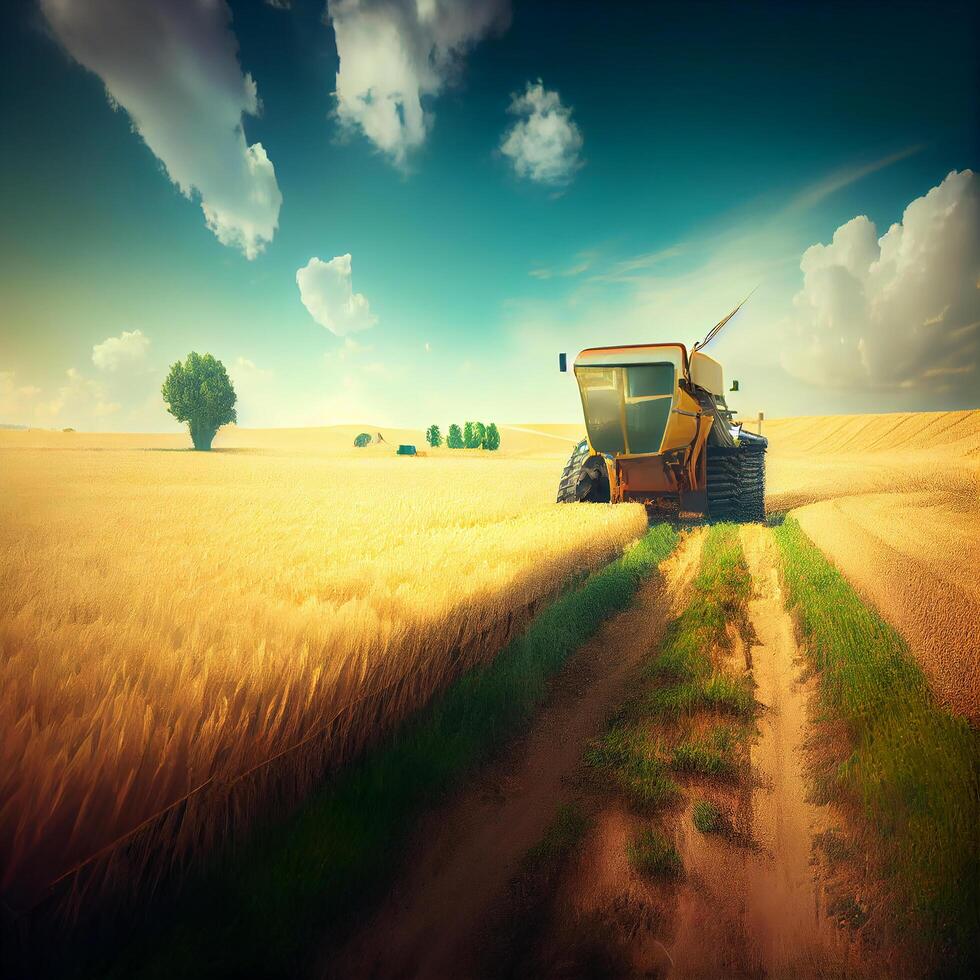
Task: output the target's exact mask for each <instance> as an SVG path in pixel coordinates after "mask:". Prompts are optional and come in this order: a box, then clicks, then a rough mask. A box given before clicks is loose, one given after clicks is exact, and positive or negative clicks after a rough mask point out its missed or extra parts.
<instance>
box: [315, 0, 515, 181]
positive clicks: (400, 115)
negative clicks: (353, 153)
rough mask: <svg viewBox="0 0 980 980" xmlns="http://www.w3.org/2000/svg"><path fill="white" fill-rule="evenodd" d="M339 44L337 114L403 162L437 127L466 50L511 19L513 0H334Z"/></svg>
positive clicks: (329, 6) (333, 18) (330, 12)
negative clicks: (437, 105) (436, 108)
mask: <svg viewBox="0 0 980 980" xmlns="http://www.w3.org/2000/svg"><path fill="white" fill-rule="evenodd" d="M327 10H328V15H329V17H330V20H331V21H332V23H333V28H334V34H335V36H336V39H337V54H338V57H339V59H340V65H339V68H338V70H337V89H336V97H337V115H338V117H339V119H340V121H341V123H342V124H344V125H346V126H348V127H351V128H357V129H360V130H362V131H363V133H364V135H365V136H367V138H368V139H369V140H371V142H372V143H374V145H375V146H376V147H377V148H378V149H379V150H381V151H382V152H383V153H386V154H387V155H388V156H389V157H391V159H392V160H394V162H395V163H397V164H399V165H400V164H403V163H404V162H405V158H406V155H407V154H408V153H409V151H411V150H412V149H414V148H415V147H418V146H420V145H421V144H422V143H423V142H424V141H425V137H426V133H427V132H428V130H429V127H430V126H431V124H432V117H431V114H430V113H428V112H427V111H426V109H425V107H424V106H423V104H422V100H423V97H425V96H429V97H431V96H435V95H438V94H439V92H440V91H441V90H442V88H443V87H444V86H445V85H446V83H447V81H448V80H450V78H451V76H452V75H453V73H454V71H456V70H457V69H458V66H459V63H460V61H461V59H462V56H463V55H464V53H465V52H466V50H467V48H469V47H470V46H472V45H473V44H475V43H476V42H477V41H479V40H480V39H481V38H483V37H484V36H486V35H487V34H489V33H490V32H491V31H493V30H495V29H497V30H502V29H504V28H506V26H507V25H508V24H509V22H510V2H509V0H329V2H328V4H327Z"/></svg>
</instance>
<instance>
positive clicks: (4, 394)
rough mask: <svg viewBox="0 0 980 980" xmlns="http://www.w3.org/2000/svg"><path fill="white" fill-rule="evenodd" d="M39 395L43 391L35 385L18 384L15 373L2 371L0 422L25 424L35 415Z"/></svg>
mask: <svg viewBox="0 0 980 980" xmlns="http://www.w3.org/2000/svg"><path fill="white" fill-rule="evenodd" d="M39 394H41V389H40V388H38V387H36V386H34V385H21V384H18V383H17V375H16V374H15V373H14V372H13V371H0V422H3V423H6V424H13V425H23V424H25V423H26V422H27V421H28V420H30V419H31V418H32V417H33V415H34V409H35V403H36V399H37V396H38V395H39Z"/></svg>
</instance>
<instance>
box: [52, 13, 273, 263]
mask: <svg viewBox="0 0 980 980" xmlns="http://www.w3.org/2000/svg"><path fill="white" fill-rule="evenodd" d="M40 4H41V9H42V10H43V11H44V15H45V17H46V18H47V20H48V23H49V24H50V25H51V29H52V31H53V32H54V34H55V36H56V37H57V39H58V40H59V41H60V42H61V44H62V45H64V47H65V48H66V50H67V51H68V52H69V54H71V56H72V57H73V58H74V59H75V60H76V61H78V62H79V63H80V64H82V65H84V66H85V67H86V68H87V69H89V71H92V72H94V73H95V74H96V75H98V76H99V78H100V79H101V80H102V82H103V84H104V85H105V89H106V95H107V97H108V99H109V103H110V104H111V105H112V106H113V108H117V107H121V108H123V109H125V110H126V112H127V113H128V114H129V117H130V119H131V120H132V123H133V128H134V129H135V130H136V132H138V133H139V135H140V136H141V137H142V138H143V140H144V141H145V143H146V145H147V146H148V147H149V148H150V149H151V150H152V151H153V153H154V154H155V155H156V157H157V158H158V159H159V160H160V161H161V163H163V165H164V167H165V168H166V171H167V174H168V176H169V177H170V179H171V180H172V181H173V182H174V184H176V185H177V187H178V189H179V190H180V192H181V193H182V194H183V195H184V196H185V197H187V198H189V199H193V198H194V197H195V196H196V197H197V198H198V199H199V200H200V204H201V210H202V211H203V212H204V219H205V222H206V223H207V226H208V228H210V230H211V231H212V232H213V233H214V235H215V236H216V237H217V239H218V241H220V242H221V243H222V244H223V245H229V246H231V247H233V248H237V249H240V250H241V251H242V252H243V253H244V254H245V256H246V257H247V258H249V259H253V258H255V257H256V256H257V255H258V254H259V253H260V252H261V251H262V249H263V248H264V247H265V246H266V244H267V243H268V242H270V241H271V240H272V237H273V235H274V234H275V232H276V228H277V226H278V222H279V207H280V205H281V203H282V195H281V194H280V193H279V186H278V184H277V183H276V173H275V169H274V168H273V166H272V162H271V161H270V160H269V157H268V156H267V154H266V151H265V149H264V148H263V146H262V144H261V143H253V144H251V145H250V144H249V143H248V142H247V141H246V139H245V132H244V129H243V128H242V116H243V114H245V113H248V114H249V115H257V114H258V112H259V108H260V104H259V97H258V92H257V90H256V86H255V82H254V81H253V80H252V78H251V76H250V75H247V74H245V75H243V74H242V70H241V67H240V65H239V63H238V42H237V40H236V38H235V35H234V33H233V32H232V30H231V27H230V21H231V12H230V11H229V9H228V6H227V4H226V3H225V2H224V0H207V2H200V0H198V2H194V3H187V2H185V0H126V2H124V3H120V2H119V0H40Z"/></svg>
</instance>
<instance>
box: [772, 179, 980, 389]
mask: <svg viewBox="0 0 980 980" xmlns="http://www.w3.org/2000/svg"><path fill="white" fill-rule="evenodd" d="M800 268H801V270H802V271H803V289H802V290H801V291H800V292H799V293H797V295H796V297H795V298H794V310H795V313H794V322H793V324H792V336H791V338H790V343H789V345H788V349H787V351H786V353H785V354H784V356H783V365H784V367H785V368H786V369H787V370H788V371H789V372H790V373H791V374H793V375H795V376H796V377H799V378H801V379H803V380H806V381H809V382H811V383H813V384H818V385H823V386H828V387H836V388H855V387H872V388H894V389H900V388H925V387H929V388H932V389H934V390H936V391H960V390H962V391H970V390H974V391H975V390H976V384H977V375H978V371H977V364H978V355H980V182H978V178H977V175H976V174H974V173H973V172H972V171H970V170H963V171H960V172H957V171H955V170H954V171H952V172H951V173H950V174H948V175H947V177H946V178H945V179H944V180H943V181H942V183H941V184H939V186H938V187H933V188H932V190H930V191H929V192H928V193H927V194H926V195H925V196H924V197H920V198H916V200H914V201H912V203H911V204H909V205H908V207H907V208H906V209H905V213H904V214H903V216H902V221H901V222H900V223H896V224H893V225H892V226H891V228H889V229H888V231H887V232H885V234H884V235H882V236H881V237H880V238H879V237H878V232H877V229H876V228H875V225H874V222H872V221H870V220H869V219H868V218H867V217H863V216H861V217H857V218H853V219H851V220H850V221H848V222H847V223H846V224H844V225H841V227H840V228H838V229H837V231H836V232H834V236H833V240H832V241H831V243H830V244H829V245H813V246H811V247H810V248H808V249H807V250H806V252H805V253H804V254H803V258H802V261H801V262H800Z"/></svg>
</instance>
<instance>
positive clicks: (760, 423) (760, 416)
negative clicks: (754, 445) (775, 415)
mask: <svg viewBox="0 0 980 980" xmlns="http://www.w3.org/2000/svg"><path fill="white" fill-rule="evenodd" d="M762 419H763V415H762V412H759V435H760V436H761V435H762Z"/></svg>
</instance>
